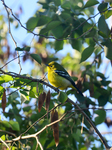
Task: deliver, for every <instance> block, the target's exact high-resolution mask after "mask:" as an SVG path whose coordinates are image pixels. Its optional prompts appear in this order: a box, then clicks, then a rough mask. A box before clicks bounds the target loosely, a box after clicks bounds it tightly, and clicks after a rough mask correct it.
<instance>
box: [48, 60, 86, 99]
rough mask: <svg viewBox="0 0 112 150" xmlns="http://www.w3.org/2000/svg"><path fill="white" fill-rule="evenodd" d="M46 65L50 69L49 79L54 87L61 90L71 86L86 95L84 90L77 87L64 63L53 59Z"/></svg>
mask: <svg viewBox="0 0 112 150" xmlns="http://www.w3.org/2000/svg"><path fill="white" fill-rule="evenodd" d="M46 65H47V70H48V80H49V82H50V83H51V84H52V85H53V86H54V87H57V88H59V89H60V90H66V89H67V88H68V87H70V88H72V89H75V90H77V91H78V93H79V94H80V95H81V96H83V97H84V95H83V94H82V92H81V91H80V90H79V89H78V88H77V86H76V84H75V82H74V81H73V79H72V78H71V76H70V75H69V74H68V72H67V71H66V70H65V69H64V68H63V66H62V65H60V64H58V63H57V62H55V61H52V62H50V63H49V64H46Z"/></svg>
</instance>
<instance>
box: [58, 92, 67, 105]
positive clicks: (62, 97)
mask: <svg viewBox="0 0 112 150" xmlns="http://www.w3.org/2000/svg"><path fill="white" fill-rule="evenodd" d="M67 98H68V97H67V95H66V93H64V92H62V91H60V92H59V95H58V101H60V102H62V103H64V102H65V101H66V100H67Z"/></svg>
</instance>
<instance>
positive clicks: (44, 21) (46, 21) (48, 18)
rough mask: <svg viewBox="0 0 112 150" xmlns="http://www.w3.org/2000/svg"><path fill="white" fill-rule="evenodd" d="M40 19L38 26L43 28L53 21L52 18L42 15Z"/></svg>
mask: <svg viewBox="0 0 112 150" xmlns="http://www.w3.org/2000/svg"><path fill="white" fill-rule="evenodd" d="M38 18H39V20H38V23H37V26H43V25H45V24H47V23H48V22H50V21H51V18H50V17H48V16H44V15H40V16H38Z"/></svg>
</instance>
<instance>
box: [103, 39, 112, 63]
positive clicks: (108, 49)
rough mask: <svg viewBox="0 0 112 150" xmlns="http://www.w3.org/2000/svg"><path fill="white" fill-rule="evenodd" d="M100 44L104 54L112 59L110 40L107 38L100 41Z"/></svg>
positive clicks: (111, 43)
mask: <svg viewBox="0 0 112 150" xmlns="http://www.w3.org/2000/svg"><path fill="white" fill-rule="evenodd" d="M102 45H104V52H105V56H106V57H107V58H108V59H110V60H112V41H111V40H110V39H107V40H105V42H102Z"/></svg>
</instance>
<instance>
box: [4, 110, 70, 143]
mask: <svg viewBox="0 0 112 150" xmlns="http://www.w3.org/2000/svg"><path fill="white" fill-rule="evenodd" d="M68 113H69V112H67V113H65V114H64V115H63V116H62V117H61V118H60V119H58V120H56V121H54V122H52V123H50V124H48V125H46V126H44V127H43V128H42V129H41V130H40V131H38V132H36V133H35V134H31V135H26V136H22V137H21V136H18V137H17V138H14V139H12V140H7V141H5V142H7V143H12V142H14V141H18V140H22V139H28V138H35V137H36V136H37V135H39V134H40V133H42V132H43V131H44V130H45V129H47V128H48V127H50V126H52V125H53V124H55V123H58V122H60V121H61V120H62V119H63V118H64V117H65V116H66V115H67V114H68Z"/></svg>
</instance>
